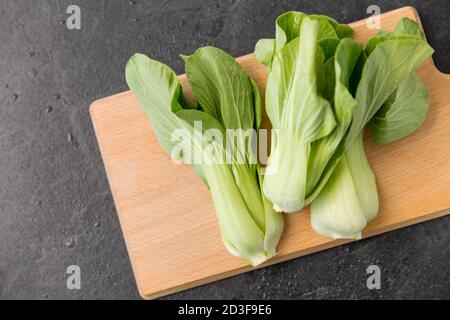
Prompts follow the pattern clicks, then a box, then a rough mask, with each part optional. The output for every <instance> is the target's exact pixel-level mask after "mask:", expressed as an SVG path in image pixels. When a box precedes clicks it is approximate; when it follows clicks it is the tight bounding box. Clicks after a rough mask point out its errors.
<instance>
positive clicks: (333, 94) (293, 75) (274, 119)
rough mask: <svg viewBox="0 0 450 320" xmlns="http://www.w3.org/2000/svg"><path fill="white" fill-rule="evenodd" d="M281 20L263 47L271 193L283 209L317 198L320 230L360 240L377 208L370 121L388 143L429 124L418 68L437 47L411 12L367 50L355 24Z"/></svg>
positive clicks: (259, 49) (296, 15)
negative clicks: (367, 144) (368, 146)
mask: <svg viewBox="0 0 450 320" xmlns="http://www.w3.org/2000/svg"><path fill="white" fill-rule="evenodd" d="M275 25H276V32H275V34H276V37H275V39H263V40H260V41H259V42H258V43H257V45H256V47H255V57H256V58H257V59H258V60H259V61H260V62H262V63H263V64H264V65H265V66H266V68H267V70H268V72H269V76H268V81H267V90H266V109H267V113H268V116H269V119H270V120H271V123H272V127H273V129H274V132H273V134H272V139H273V141H272V150H271V154H270V157H269V161H268V165H267V170H266V172H267V174H266V177H265V181H264V188H263V190H264V193H265V194H266V196H267V197H268V198H269V199H270V200H271V201H272V202H273V203H274V208H275V209H276V210H277V211H283V212H294V211H297V210H299V209H301V208H303V207H304V206H305V205H308V204H311V224H312V227H313V228H314V229H315V230H316V231H317V232H319V233H320V234H322V235H325V236H329V237H333V238H359V237H360V236H361V231H362V230H363V229H364V227H365V226H366V225H367V223H368V222H369V221H371V220H372V219H373V218H374V217H375V216H376V214H377V212H378V207H379V203H378V202H379V201H378V192H377V186H376V179H375V175H374V173H373V171H372V169H371V166H370V164H369V161H368V159H367V157H366V154H365V151H364V143H363V136H364V128H365V126H366V125H367V124H368V123H371V125H372V133H373V134H372V136H373V139H374V141H375V142H376V143H388V142H392V141H395V140H398V139H401V138H403V137H404V136H406V135H408V134H410V133H411V132H413V131H414V130H415V129H417V128H418V127H419V126H420V125H421V124H422V122H423V121H424V119H425V117H426V112H427V110H428V105H429V101H428V96H427V90H426V88H425V86H424V85H423V84H422V82H421V81H420V79H419V78H418V76H417V75H416V74H415V69H417V67H418V66H420V65H421V64H422V63H423V62H424V61H425V60H426V59H428V58H429V57H430V56H431V55H432V53H433V49H432V48H431V47H430V46H429V45H428V44H427V42H426V41H425V39H424V35H423V32H422V31H421V30H420V28H419V27H418V26H417V24H416V23H415V22H414V21H412V20H410V19H407V18H405V19H402V20H401V21H400V22H399V24H398V26H397V28H396V30H395V31H394V32H392V33H391V32H387V31H380V32H378V34H377V35H375V36H374V37H372V38H371V39H369V41H368V43H367V46H366V48H365V49H363V48H362V45H361V44H360V43H358V42H356V41H353V40H351V39H350V38H347V37H348V36H350V35H351V29H350V28H349V27H347V28H344V27H340V26H342V25H339V24H338V23H337V22H335V21H334V20H329V19H327V18H326V17H323V16H316V15H311V16H307V15H305V14H304V13H301V12H288V13H286V14H284V15H282V16H280V17H279V18H278V19H277V21H276V24H275ZM338 30H341V32H338ZM342 30H344V32H342Z"/></svg>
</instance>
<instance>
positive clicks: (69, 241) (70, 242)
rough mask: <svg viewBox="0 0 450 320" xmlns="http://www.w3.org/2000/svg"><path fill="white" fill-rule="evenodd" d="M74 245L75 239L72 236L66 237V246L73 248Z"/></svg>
mask: <svg viewBox="0 0 450 320" xmlns="http://www.w3.org/2000/svg"><path fill="white" fill-rule="evenodd" d="M74 246H75V240H73V239H72V238H69V239H67V241H66V247H67V248H73V247H74Z"/></svg>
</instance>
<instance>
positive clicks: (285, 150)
mask: <svg viewBox="0 0 450 320" xmlns="http://www.w3.org/2000/svg"><path fill="white" fill-rule="evenodd" d="M319 30H320V24H319V22H318V21H317V20H316V19H311V18H309V17H303V18H302V27H301V30H300V38H295V39H294V40H293V41H291V42H290V43H289V44H287V45H286V46H284V47H283V48H282V49H281V50H280V52H279V53H277V55H276V56H275V58H274V60H273V64H272V69H271V72H270V74H269V78H268V81H267V89H266V111H267V114H268V116H269V118H270V121H271V123H272V127H273V128H274V129H276V130H275V131H273V132H274V134H273V136H272V151H271V155H270V157H269V160H268V163H267V168H266V176H265V179H264V193H265V195H266V196H267V198H268V199H269V200H271V201H272V202H273V203H274V207H275V208H276V210H277V211H285V212H293V211H297V210H298V209H301V208H302V207H303V206H304V205H305V197H306V192H307V190H306V183H307V165H308V159H309V155H310V150H311V144H312V143H313V142H314V141H316V140H319V139H321V138H323V137H325V136H327V135H328V134H330V132H331V131H332V130H333V129H334V127H335V126H336V121H335V119H334V115H333V111H332V108H331V106H330V103H329V102H328V101H327V100H325V99H324V98H322V97H321V96H320V95H319V93H318V88H317V70H319V69H320V70H321V69H322V68H323V53H322V51H321V49H320V47H319V46H318V42H317V40H318V35H319ZM299 39H301V41H299ZM305 93H307V94H305Z"/></svg>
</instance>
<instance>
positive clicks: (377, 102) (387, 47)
mask: <svg viewBox="0 0 450 320" xmlns="http://www.w3.org/2000/svg"><path fill="white" fill-rule="evenodd" d="M432 54H433V49H432V48H431V47H430V46H429V45H428V44H427V43H426V42H425V41H423V40H420V39H397V38H396V39H392V40H386V41H384V42H382V43H380V44H378V45H377V46H376V48H375V49H374V51H373V52H372V54H371V55H370V56H369V58H368V59H367V62H366V64H365V65H364V69H363V72H362V75H361V80H360V82H359V85H358V90H357V92H356V100H357V102H358V104H357V107H356V109H355V111H354V114H353V122H352V125H351V127H350V131H349V137H348V139H349V140H352V139H355V138H356V137H357V136H359V134H360V133H361V132H362V130H363V128H364V126H365V125H366V124H367V123H368V122H369V121H370V119H371V118H372V117H373V116H374V115H375V113H376V112H377V111H378V109H379V108H381V106H382V105H383V103H384V102H385V101H386V100H387V99H388V98H389V96H390V95H391V94H392V93H393V92H394V91H395V89H396V88H397V86H398V84H399V82H400V81H401V80H403V78H405V77H406V76H407V75H408V74H410V73H411V72H412V71H414V70H415V69H416V68H417V67H418V66H419V65H421V64H422V63H423V62H424V61H425V60H426V59H428V58H429V57H430V56H431V55H432Z"/></svg>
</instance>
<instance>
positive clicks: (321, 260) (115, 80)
mask: <svg viewBox="0 0 450 320" xmlns="http://www.w3.org/2000/svg"><path fill="white" fill-rule="evenodd" d="M73 3H77V4H78V5H79V6H80V7H81V10H82V30H80V31H69V30H67V28H66V26H65V24H64V21H65V19H66V17H67V15H66V13H65V12H66V8H67V7H68V6H69V5H70V4H73ZM373 3H374V1H337V0H334V1H278V0H277V1H275V0H274V1H265V0H263V1H262V0H252V1H232V0H219V1H218V0H215V1H210V0H208V1H206V0H203V1H200V0H193V1H175V0H174V1H144V0H132V1H125V0H122V1H119V0H114V1H113V0H101V1H99V0H96V1H93V0H77V1H73V0H70V1H68V0H61V1H50V0H35V1H29V0H2V1H1V2H0V190H1V191H0V298H3V299H5V298H12V299H18V298H30V299H45V298H48V299H56V298H61V299H89V298H98V299H112V298H116V299H130V298H131V299H133V298H139V297H138V294H137V290H136V287H135V282H134V278H133V274H132V271H131V267H130V263H129V260H128V256H127V252H126V249H125V245H124V241H123V238H122V234H121V231H120V226H119V223H118V220H117V217H116V213H115V208H114V204H113V201H112V198H111V193H110V189H109V186H108V183H107V180H106V176H105V172H104V169H103V164H102V161H101V158H100V154H99V151H98V147H97V143H96V139H95V136H94V132H93V129H92V125H91V122H90V119H89V114H88V106H89V104H90V103H91V102H92V101H93V100H95V99H97V98H100V97H103V96H107V95H111V94H114V93H117V92H121V91H124V90H126V89H127V87H126V84H125V81H124V75H123V70H124V66H125V63H126V61H127V59H128V58H129V57H130V56H131V55H132V54H133V53H135V52H143V53H146V54H149V55H151V56H152V57H153V58H155V59H158V60H161V61H162V62H165V63H167V64H169V65H170V66H171V67H173V68H174V69H175V70H176V71H177V72H182V71H183V69H182V61H181V59H180V58H178V54H180V53H184V54H189V53H192V52H193V51H194V50H195V49H196V48H198V47H200V46H204V45H207V44H210V45H215V46H218V47H221V48H223V49H225V50H226V51H228V52H229V53H231V54H233V55H235V56H239V55H242V54H245V53H248V52H251V51H252V49H253V46H254V44H255V42H256V41H257V39H259V38H262V37H271V36H272V35H273V21H274V19H275V18H276V16H277V15H279V14H280V13H282V12H284V11H286V10H290V9H296V10H302V11H306V12H309V13H321V14H327V15H331V16H333V17H334V18H337V19H338V20H340V21H343V22H351V21H354V20H359V19H362V18H364V17H366V16H367V14H366V8H367V6H368V5H370V4H373ZM377 4H378V5H379V6H380V7H381V9H382V11H388V10H391V9H395V8H399V7H402V6H404V5H407V4H410V5H413V6H415V7H416V8H417V9H418V10H419V13H420V15H421V18H422V20H423V24H424V27H425V30H426V34H427V36H428V39H429V41H430V42H431V44H432V46H433V47H434V48H435V49H436V54H435V62H436V64H437V66H438V67H439V68H440V69H441V70H442V71H446V72H450V59H449V54H450V50H449V41H448V39H449V38H450V34H449V30H450V26H449V20H448V17H447V16H448V14H449V13H450V3H449V2H448V1H446V0H440V1H413V0H411V1H377ZM443 152H444V151H443ZM424 183H426V181H424ZM449 230H450V217H445V218H441V219H438V220H435V221H431V222H427V223H423V224H420V225H417V226H414V227H410V228H407V229H403V230H400V231H396V232H392V233H389V234H385V235H382V236H379V237H376V238H373V239H369V240H364V241H361V242H358V243H353V244H350V245H347V246H343V247H339V248H336V249H332V250H329V251H325V252H321V253H318V254H314V255H311V256H308V257H304V258H300V259H296V260H293V261H289V262H286V263H283V264H280V265H276V266H272V267H269V268H265V269H262V270H258V271H254V272H250V273H248V274H244V275H241V276H237V277H234V278H231V279H227V280H223V281H220V282H216V283H213V284H210V285H206V286H203V287H200V288H196V289H192V290H188V291H185V292H182V293H179V294H176V295H172V296H170V297H168V298H185V299H193V298H200V299H201V298H273V299H281V298H303V299H312V298H345V299H346V298H350V299H353V298H450V270H449V261H450V249H449V248H450V233H449ZM155 259H157V257H155ZM72 264H76V265H79V266H80V267H81V270H82V289H81V290H79V291H69V290H67V289H66V282H65V281H66V274H65V270H66V268H67V266H69V265H72ZM370 264H377V265H379V266H380V267H381V270H382V290H379V291H373V290H372V291H369V290H367V288H366V277H367V276H366V268H367V267H368V266H369V265H370Z"/></svg>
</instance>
